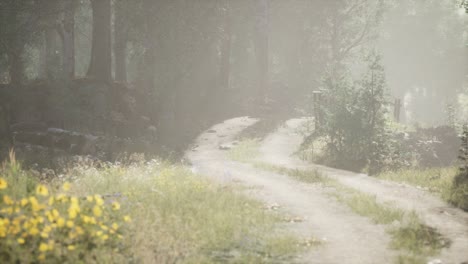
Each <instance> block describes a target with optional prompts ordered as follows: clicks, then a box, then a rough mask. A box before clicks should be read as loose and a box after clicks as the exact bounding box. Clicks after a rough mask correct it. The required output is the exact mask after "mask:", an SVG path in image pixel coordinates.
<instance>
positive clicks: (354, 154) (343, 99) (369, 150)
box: [317, 55, 389, 174]
mask: <svg viewBox="0 0 468 264" xmlns="http://www.w3.org/2000/svg"><path fill="white" fill-rule="evenodd" d="M368 63H369V66H368V70H367V72H366V74H365V75H364V77H363V78H362V79H361V80H359V81H354V82H353V81H349V80H347V79H345V78H341V79H339V80H334V79H329V80H328V81H327V82H326V85H327V88H328V89H327V90H326V92H325V97H326V100H325V101H326V104H324V106H323V108H324V113H323V115H324V122H323V124H322V127H320V128H319V129H318V130H317V132H318V134H319V135H324V136H326V139H327V141H328V142H327V147H326V150H327V152H326V157H325V160H326V161H328V163H330V165H333V166H337V167H341V168H345V169H350V170H355V171H360V170H362V169H364V168H366V167H367V168H368V170H369V172H370V173H371V174H374V173H375V172H377V171H379V170H380V169H381V168H382V167H383V162H384V159H385V157H386V156H387V155H388V154H389V153H388V152H389V150H388V147H387V145H386V141H387V134H386V131H385V127H386V120H385V115H386V113H387V109H386V105H387V102H386V82H385V74H384V69H383V67H382V66H381V61H380V57H379V56H376V55H372V56H369V58H368Z"/></svg>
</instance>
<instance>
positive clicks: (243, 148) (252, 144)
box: [228, 139, 260, 163]
mask: <svg viewBox="0 0 468 264" xmlns="http://www.w3.org/2000/svg"><path fill="white" fill-rule="evenodd" d="M259 146H260V140H259V139H243V140H241V141H240V142H239V143H238V144H237V145H236V146H234V147H233V148H231V149H230V150H229V152H228V156H229V158H230V159H232V160H235V161H239V162H246V163H247V162H250V161H252V160H254V159H255V158H256V157H257V156H258V155H259V153H260V152H259Z"/></svg>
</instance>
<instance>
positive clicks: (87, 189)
mask: <svg viewBox="0 0 468 264" xmlns="http://www.w3.org/2000/svg"><path fill="white" fill-rule="evenodd" d="M15 166H16V165H15ZM1 174H2V175H7V178H8V179H11V177H17V176H18V175H21V177H20V178H19V179H20V180H21V181H24V183H25V184H21V186H23V187H21V188H19V185H18V184H15V185H17V186H15V187H13V186H9V187H11V188H12V189H10V191H11V192H12V193H13V194H12V195H11V196H12V197H16V195H18V196H21V195H23V193H24V192H25V191H24V189H27V188H29V187H27V186H29V185H31V186H33V183H34V182H35V181H34V180H29V179H30V178H31V175H30V174H28V172H25V171H22V170H21V169H20V168H16V167H14V168H8V167H5V168H4V169H3V170H2V171H1ZM64 176H65V179H66V180H67V181H72V184H71V189H70V190H69V194H70V195H71V196H73V197H85V198H86V197H88V196H89V195H91V194H93V195H94V194H99V195H100V196H102V197H103V198H104V200H105V202H106V204H108V203H109V206H113V205H112V203H111V201H118V202H119V214H121V215H129V216H131V218H132V221H131V222H130V223H128V226H127V231H126V233H125V234H126V235H124V238H123V241H124V245H123V246H122V247H123V248H126V249H127V251H126V252H130V256H127V255H126V256H127V257H126V258H125V259H124V260H121V259H120V260H121V261H119V259H113V261H114V262H121V263H129V262H130V263H131V262H138V263H139V262H142V263H176V262H177V263H220V262H222V263H272V262H273V263H278V262H290V261H291V260H292V259H293V258H294V256H295V255H296V254H297V253H299V252H300V250H301V249H302V247H301V246H300V243H299V240H298V239H297V238H296V237H294V236H292V235H290V234H288V233H286V231H284V232H282V231H281V232H280V231H279V229H278V228H277V227H278V226H277V224H278V223H279V222H280V221H281V219H282V218H281V217H280V216H279V215H276V213H274V212H268V211H265V210H264V207H263V206H262V204H260V203H259V202H256V201H253V200H250V199H247V198H245V197H243V196H242V195H240V194H238V193H237V191H236V189H234V187H229V186H227V187H220V186H217V185H214V184H211V183H210V182H208V181H206V180H204V179H202V178H201V177H200V176H197V175H194V174H192V173H191V172H190V171H189V170H187V169H185V168H183V167H180V166H175V165H172V164H169V163H161V162H157V161H154V162H151V163H148V164H139V165H133V166H129V167H124V166H117V165H106V166H103V167H102V168H99V169H97V168H93V167H86V168H75V169H73V170H70V173H69V174H67V175H64ZM30 181H31V182H32V183H29V182H30ZM60 182H62V180H61V179H60V180H58V179H57V180H54V181H53V182H51V183H49V184H48V186H47V187H48V188H49V190H50V192H51V193H54V192H55V191H54V190H55V187H54V186H58V185H59V183H60ZM25 186H26V187H25ZM0 239H1V238H0ZM112 254H113V251H112V249H109V250H103V251H100V256H102V257H103V258H101V259H108V260H109V256H112Z"/></svg>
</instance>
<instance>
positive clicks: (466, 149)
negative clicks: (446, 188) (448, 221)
mask: <svg viewBox="0 0 468 264" xmlns="http://www.w3.org/2000/svg"><path fill="white" fill-rule="evenodd" d="M461 141H462V144H461V148H460V156H459V159H460V162H461V166H460V171H459V173H458V175H457V176H456V177H455V179H454V181H453V186H452V190H451V197H450V202H451V203H452V204H454V205H455V206H457V207H460V208H462V209H463V210H465V211H468V126H465V127H464V128H463V134H462V136H461Z"/></svg>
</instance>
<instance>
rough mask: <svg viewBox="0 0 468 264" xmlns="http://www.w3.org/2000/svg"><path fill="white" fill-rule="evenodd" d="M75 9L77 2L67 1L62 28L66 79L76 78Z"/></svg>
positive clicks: (74, 0) (63, 65)
mask: <svg viewBox="0 0 468 264" xmlns="http://www.w3.org/2000/svg"><path fill="white" fill-rule="evenodd" d="M75 9H76V0H67V2H66V3H65V16H64V20H63V27H62V34H61V36H62V45H63V57H62V67H63V75H64V77H65V79H73V78H75Z"/></svg>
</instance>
